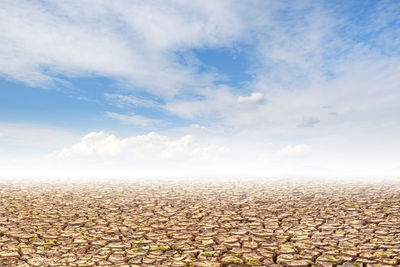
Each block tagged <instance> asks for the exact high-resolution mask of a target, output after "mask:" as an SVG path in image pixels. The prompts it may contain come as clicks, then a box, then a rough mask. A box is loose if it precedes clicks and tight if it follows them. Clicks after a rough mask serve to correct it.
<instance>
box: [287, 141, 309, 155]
mask: <svg viewBox="0 0 400 267" xmlns="http://www.w3.org/2000/svg"><path fill="white" fill-rule="evenodd" d="M310 153H311V147H310V146H309V145H307V144H299V145H294V146H286V147H284V148H282V149H281V150H280V151H279V154H280V155H283V156H304V155H308V154H310Z"/></svg>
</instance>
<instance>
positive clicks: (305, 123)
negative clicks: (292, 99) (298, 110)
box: [297, 113, 329, 128]
mask: <svg viewBox="0 0 400 267" xmlns="http://www.w3.org/2000/svg"><path fill="white" fill-rule="evenodd" d="M328 114H329V113H328ZM318 123H319V119H318V118H317V117H303V119H302V120H301V122H300V123H299V124H297V127H299V128H307V127H308V128H312V127H314V126H315V125H316V124H318Z"/></svg>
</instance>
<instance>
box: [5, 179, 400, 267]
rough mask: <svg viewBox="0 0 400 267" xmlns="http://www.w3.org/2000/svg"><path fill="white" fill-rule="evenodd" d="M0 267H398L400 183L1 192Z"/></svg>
mask: <svg viewBox="0 0 400 267" xmlns="http://www.w3.org/2000/svg"><path fill="white" fill-rule="evenodd" d="M0 266H292V267H294V266H296V267H307V266H329V267H331V266H368V267H372V266H382V267H383V266H400V183H399V182H380V183H367V182H357V183H355V182H353V183H351V182H346V183H344V182H336V183H331V182H321V181H319V182H318V181H302V182H293V181H286V182H285V181H273V182H272V181H261V180H258V181H231V182H229V181H219V182H210V181H208V182H205V181H195V182H194V181H190V182H188V181H187V182H185V181H165V180H164V181H151V182H138V181H136V182H111V183H110V182H108V183H107V182H102V183H100V182H98V183H75V184H74V183H64V184H62V183H58V184H46V183H43V182H40V183H26V182H25V183H21V182H19V183H17V182H4V181H3V182H0Z"/></svg>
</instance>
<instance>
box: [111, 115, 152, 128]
mask: <svg viewBox="0 0 400 267" xmlns="http://www.w3.org/2000/svg"><path fill="white" fill-rule="evenodd" d="M106 115H107V117H109V118H112V119H116V120H119V121H121V122H123V123H125V124H133V125H138V126H151V125H154V124H157V123H159V122H160V121H159V120H154V119H150V118H147V117H144V116H140V115H136V114H128V115H126V114H120V113H116V112H106Z"/></svg>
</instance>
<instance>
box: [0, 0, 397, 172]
mask: <svg viewBox="0 0 400 267" xmlns="http://www.w3.org/2000/svg"><path fill="white" fill-rule="evenodd" d="M0 86H1V92H0V103H1V104H0V169H1V170H2V173H1V174H0V176H1V177H10V176H12V177H37V176H39V175H41V176H49V177H61V176H62V177H64V176H65V177H73V176H75V177H83V176H91V177H94V176H96V175H98V176H107V175H108V176H115V177H117V176H124V177H143V176H146V177H160V176H169V177H174V176H185V175H189V176H197V177H198V176H210V177H212V176H225V177H226V176H257V177H268V176H293V177H303V176H335V177H336V176H398V175H400V163H399V158H400V152H399V151H400V140H399V138H398V136H400V119H399V118H400V106H399V104H398V103H399V101H400V3H399V2H398V1H390V0H388V1H350V2H343V3H333V2H331V1H309V2H305V1H290V2H289V1H252V2H250V3H249V2H247V1H246V2H244V1H243V2H241V1H224V0H222V1H178V0H177V1H145V2H143V1H125V0H117V1H97V0H96V1H94V0H79V1H78V0H72V1H55V2H54V1H46V0H33V1H27V0H16V1H15V0H13V1H11V0H10V1H2V2H1V3H0ZM21 166H24V167H23V168H21Z"/></svg>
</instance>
